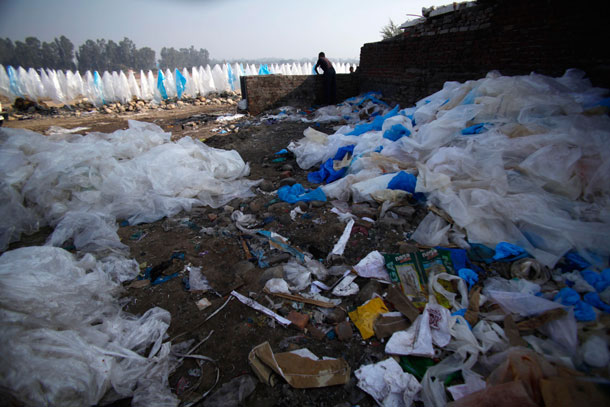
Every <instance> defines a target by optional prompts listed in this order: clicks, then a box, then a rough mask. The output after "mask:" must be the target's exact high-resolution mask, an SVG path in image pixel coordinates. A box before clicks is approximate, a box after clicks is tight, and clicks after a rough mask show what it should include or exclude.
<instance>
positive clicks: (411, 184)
mask: <svg viewBox="0 0 610 407" xmlns="http://www.w3.org/2000/svg"><path fill="white" fill-rule="evenodd" d="M416 184H417V177H416V176H415V175H413V174H409V173H408V172H404V171H400V172H399V173H398V174H396V176H394V178H392V179H391V180H390V182H388V189H401V190H403V191H407V192H409V193H411V194H413V193H415V186H416Z"/></svg>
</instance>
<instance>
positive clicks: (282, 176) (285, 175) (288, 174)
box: [280, 171, 292, 179]
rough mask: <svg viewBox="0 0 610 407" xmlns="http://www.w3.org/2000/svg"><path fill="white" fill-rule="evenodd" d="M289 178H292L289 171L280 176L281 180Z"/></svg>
mask: <svg viewBox="0 0 610 407" xmlns="http://www.w3.org/2000/svg"><path fill="white" fill-rule="evenodd" d="M291 176H292V172H290V171H284V172H282V173H281V174H280V178H281V179H285V178H290V177H291Z"/></svg>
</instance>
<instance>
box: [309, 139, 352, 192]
mask: <svg viewBox="0 0 610 407" xmlns="http://www.w3.org/2000/svg"><path fill="white" fill-rule="evenodd" d="M355 147H356V145H355V144H351V145H349V146H343V147H340V148H339V149H338V150H337V152H336V153H335V156H334V157H333V158H329V159H328V160H326V162H325V163H324V164H322V165H321V166H320V169H319V170H318V171H314V172H310V173H309V174H307V180H308V181H309V182H312V183H315V184H321V183H323V182H326V183H331V182H333V181H336V180H338V179H339V178H342V177H343V176H344V175H345V173H346V172H347V167H343V168H340V169H339V170H335V168H334V162H335V161H342V160H343V159H344V158H345V156H346V155H349V157H351V156H352V155H353V154H354V148H355ZM349 157H348V158H349Z"/></svg>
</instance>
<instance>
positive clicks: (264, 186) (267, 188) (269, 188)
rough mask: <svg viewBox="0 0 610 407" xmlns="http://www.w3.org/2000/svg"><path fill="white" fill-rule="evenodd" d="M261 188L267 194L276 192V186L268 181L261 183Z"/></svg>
mask: <svg viewBox="0 0 610 407" xmlns="http://www.w3.org/2000/svg"><path fill="white" fill-rule="evenodd" d="M259 188H260V189H261V190H263V191H265V192H271V191H274V190H275V186H274V185H273V182H271V181H268V180H264V181H263V182H261V184H260V185H259Z"/></svg>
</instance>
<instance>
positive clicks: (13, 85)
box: [6, 65, 23, 97]
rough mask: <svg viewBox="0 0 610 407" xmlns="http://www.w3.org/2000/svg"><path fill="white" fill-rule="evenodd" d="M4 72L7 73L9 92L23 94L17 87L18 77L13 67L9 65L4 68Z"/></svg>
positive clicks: (17, 94)
mask: <svg viewBox="0 0 610 407" xmlns="http://www.w3.org/2000/svg"><path fill="white" fill-rule="evenodd" d="M6 73H7V74H8V80H9V89H10V91H11V93H12V94H13V95H15V96H20V97H21V96H23V93H21V89H20V88H19V77H18V76H17V72H16V71H15V68H13V67H12V66H10V65H9V66H8V67H7V69H6Z"/></svg>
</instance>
